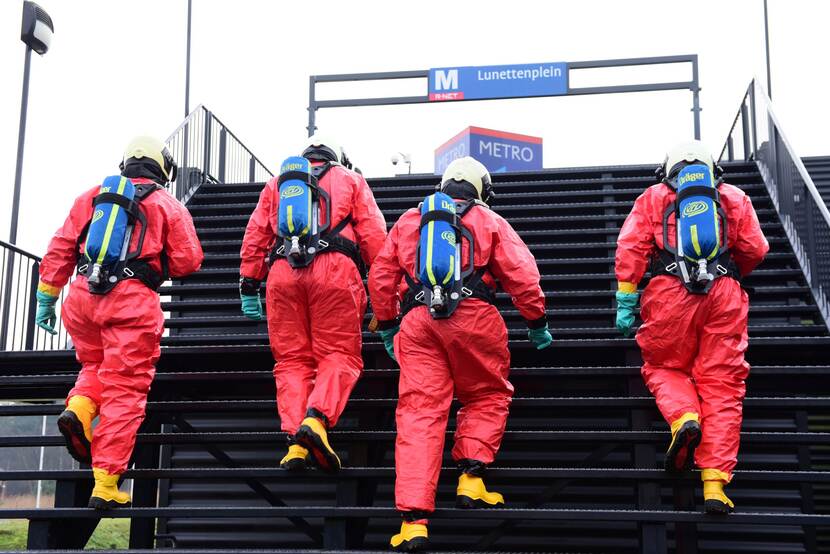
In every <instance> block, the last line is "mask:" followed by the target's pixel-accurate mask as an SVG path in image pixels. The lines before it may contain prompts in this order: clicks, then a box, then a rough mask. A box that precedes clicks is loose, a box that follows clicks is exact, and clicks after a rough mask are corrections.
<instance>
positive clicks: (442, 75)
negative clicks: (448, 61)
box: [435, 69, 458, 90]
mask: <svg viewBox="0 0 830 554" xmlns="http://www.w3.org/2000/svg"><path fill="white" fill-rule="evenodd" d="M457 88H458V70H457V69H450V70H447V71H444V70H443V69H436V70H435V90H451V89H457Z"/></svg>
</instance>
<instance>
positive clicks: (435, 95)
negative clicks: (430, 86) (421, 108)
mask: <svg viewBox="0 0 830 554" xmlns="http://www.w3.org/2000/svg"><path fill="white" fill-rule="evenodd" d="M446 100H464V93H463V92H430V93H429V101H430V102H443V101H446Z"/></svg>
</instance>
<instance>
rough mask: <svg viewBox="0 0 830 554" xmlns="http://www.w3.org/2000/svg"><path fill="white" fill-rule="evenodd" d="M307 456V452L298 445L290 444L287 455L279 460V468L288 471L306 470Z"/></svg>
mask: <svg viewBox="0 0 830 554" xmlns="http://www.w3.org/2000/svg"><path fill="white" fill-rule="evenodd" d="M307 456H308V450H306V449H305V448H303V447H302V446H300V445H299V444H292V445H290V446H289V447H288V454H286V455H285V457H284V458H283V459H282V460H280V467H281V468H283V469H287V470H288V471H299V470H302V469H306V468H307V467H308V464H307V463H306V457H307Z"/></svg>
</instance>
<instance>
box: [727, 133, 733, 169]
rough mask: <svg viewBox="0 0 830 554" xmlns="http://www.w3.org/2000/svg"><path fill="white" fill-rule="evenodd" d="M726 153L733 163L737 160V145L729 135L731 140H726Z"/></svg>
mask: <svg viewBox="0 0 830 554" xmlns="http://www.w3.org/2000/svg"><path fill="white" fill-rule="evenodd" d="M726 152H727V154H726V155H727V159H728V160H729V161H730V162H731V161H734V160H735V144H734V141H733V140H732V135H729V138H727V139H726Z"/></svg>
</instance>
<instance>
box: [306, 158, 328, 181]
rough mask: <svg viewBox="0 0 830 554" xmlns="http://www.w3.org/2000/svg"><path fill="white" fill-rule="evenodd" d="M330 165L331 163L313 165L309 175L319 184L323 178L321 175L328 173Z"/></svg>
mask: <svg viewBox="0 0 830 554" xmlns="http://www.w3.org/2000/svg"><path fill="white" fill-rule="evenodd" d="M331 167H332V164H331V162H326V163H324V164H323V165H313V166H311V175H312V176H313V177H314V178H315V179H317V182H318V183H319V182H320V179H322V178H323V175H325V174H326V173H328V172H329V169H331Z"/></svg>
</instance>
